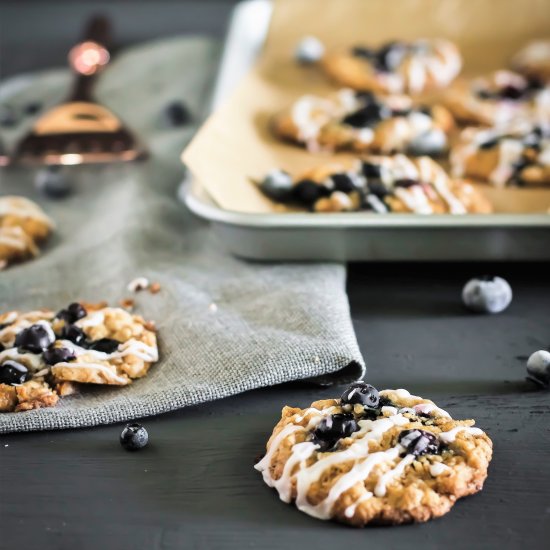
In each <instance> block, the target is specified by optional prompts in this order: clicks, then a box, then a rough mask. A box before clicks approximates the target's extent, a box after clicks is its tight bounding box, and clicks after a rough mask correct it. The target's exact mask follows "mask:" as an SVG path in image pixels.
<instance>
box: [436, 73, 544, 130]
mask: <svg viewBox="0 0 550 550" xmlns="http://www.w3.org/2000/svg"><path fill="white" fill-rule="evenodd" d="M444 103H445V105H446V107H447V108H448V109H449V110H450V111H451V113H452V114H453V116H454V117H455V118H456V119H457V120H458V121H460V122H461V123H464V124H476V125H484V126H494V125H502V124H508V123H510V122H512V121H514V120H520V121H521V120H529V119H530V120H536V119H539V118H546V119H547V120H550V88H549V87H548V86H545V85H544V84H542V83H541V82H540V81H539V80H535V79H532V78H531V79H528V78H526V77H524V76H522V75H520V74H518V73H515V72H512V71H508V70H500V71H494V72H493V73H491V74H490V75H488V76H486V77H481V78H476V79H474V80H472V81H471V82H469V83H466V84H465V83H464V82H462V83H457V84H456V85H455V86H454V87H453V88H452V89H451V90H449V92H448V93H447V94H446V96H445V99H444Z"/></svg>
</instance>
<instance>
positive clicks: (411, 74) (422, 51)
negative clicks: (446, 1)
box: [320, 39, 462, 94]
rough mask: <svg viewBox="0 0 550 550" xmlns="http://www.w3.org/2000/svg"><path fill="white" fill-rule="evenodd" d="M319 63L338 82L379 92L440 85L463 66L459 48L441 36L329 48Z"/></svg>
mask: <svg viewBox="0 0 550 550" xmlns="http://www.w3.org/2000/svg"><path fill="white" fill-rule="evenodd" d="M320 63H321V66H322V68H323V70H324V71H325V73H326V74H327V75H328V76H329V77H330V78H331V79H332V80H334V81H335V82H336V83H337V84H339V85H340V86H345V87H349V88H353V89H354V90H362V91H373V92H381V93H411V94H418V93H421V92H425V91H428V90H432V89H437V88H443V87H445V86H447V85H448V84H449V83H450V82H452V81H453V80H454V78H455V77H456V76H457V75H458V73H459V72H460V69H461V68H462V58H461V55H460V52H459V50H458V48H457V47H456V46H455V45H454V44H453V43H452V42H449V41H448V40H443V39H433V40H415V41H412V42H389V43H387V44H384V45H383V46H381V47H379V48H377V49H374V48H370V47H365V46H363V45H357V46H354V47H352V48H348V49H345V50H341V51H334V52H328V53H327V54H325V55H324V56H323V57H322V58H321V61H320Z"/></svg>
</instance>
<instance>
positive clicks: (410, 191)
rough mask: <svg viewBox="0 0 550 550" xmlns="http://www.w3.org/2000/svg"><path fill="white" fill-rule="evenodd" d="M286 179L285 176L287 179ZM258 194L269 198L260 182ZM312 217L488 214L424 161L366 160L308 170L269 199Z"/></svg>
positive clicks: (471, 192)
mask: <svg viewBox="0 0 550 550" xmlns="http://www.w3.org/2000/svg"><path fill="white" fill-rule="evenodd" d="M289 179H290V176H289ZM268 181H269V179H268V178H266V180H264V182H262V183H261V184H260V189H262V190H263V191H264V193H266V194H267V195H268V196H270V193H269V188H268V187H266V185H265V183H267V182H268ZM270 198H273V199H277V200H279V201H281V202H284V203H287V204H290V205H293V206H299V207H302V208H307V209H310V210H312V211H313V212H358V211H363V212H370V213H373V214H387V213H390V212H393V213H415V214H467V213H480V214H481V213H483V214H484V213H489V212H491V211H492V206H491V203H490V202H489V201H488V200H487V199H486V198H485V197H484V196H483V195H482V194H481V193H479V191H477V190H476V189H475V188H474V187H473V186H472V185H470V184H469V183H467V182H465V181H462V180H458V179H452V178H450V177H449V176H448V174H447V173H446V172H445V170H444V169H443V168H442V167H441V166H440V165H439V164H437V163H436V162H435V161H434V160H432V159H431V158H429V157H414V158H411V157H407V156H405V155H394V156H366V157H364V158H362V159H356V160H353V161H351V162H348V163H347V164H345V163H331V164H326V165H322V166H318V167H315V168H312V169H309V170H307V171H305V172H302V173H301V174H298V175H296V176H295V177H294V178H291V179H290V186H289V190H288V193H287V194H286V195H284V196H281V195H277V196H275V195H271V196H270Z"/></svg>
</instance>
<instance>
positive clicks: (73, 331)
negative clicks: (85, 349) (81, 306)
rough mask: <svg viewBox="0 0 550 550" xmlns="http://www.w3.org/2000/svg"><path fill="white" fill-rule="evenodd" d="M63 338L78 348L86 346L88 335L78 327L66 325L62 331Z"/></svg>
mask: <svg viewBox="0 0 550 550" xmlns="http://www.w3.org/2000/svg"><path fill="white" fill-rule="evenodd" d="M61 337H62V338H64V339H65V340H69V341H70V342H72V343H73V344H76V345H77V346H85V345H86V334H84V331H83V330H82V329H81V328H80V327H77V326H76V325H65V326H64V327H63V329H62V331H61Z"/></svg>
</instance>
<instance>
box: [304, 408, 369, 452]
mask: <svg viewBox="0 0 550 550" xmlns="http://www.w3.org/2000/svg"><path fill="white" fill-rule="evenodd" d="M358 429H359V425H358V424H357V422H356V421H355V419H354V418H353V415H351V414H332V415H330V416H327V417H326V418H323V420H321V422H319V424H317V427H316V428H315V430H314V431H313V440H314V441H315V442H316V443H318V444H319V445H321V449H323V450H328V449H330V448H332V447H334V445H335V444H336V443H337V442H338V440H339V439H342V438H343V437H349V436H350V435H351V434H352V433H353V432H356V431H357V430H358Z"/></svg>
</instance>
